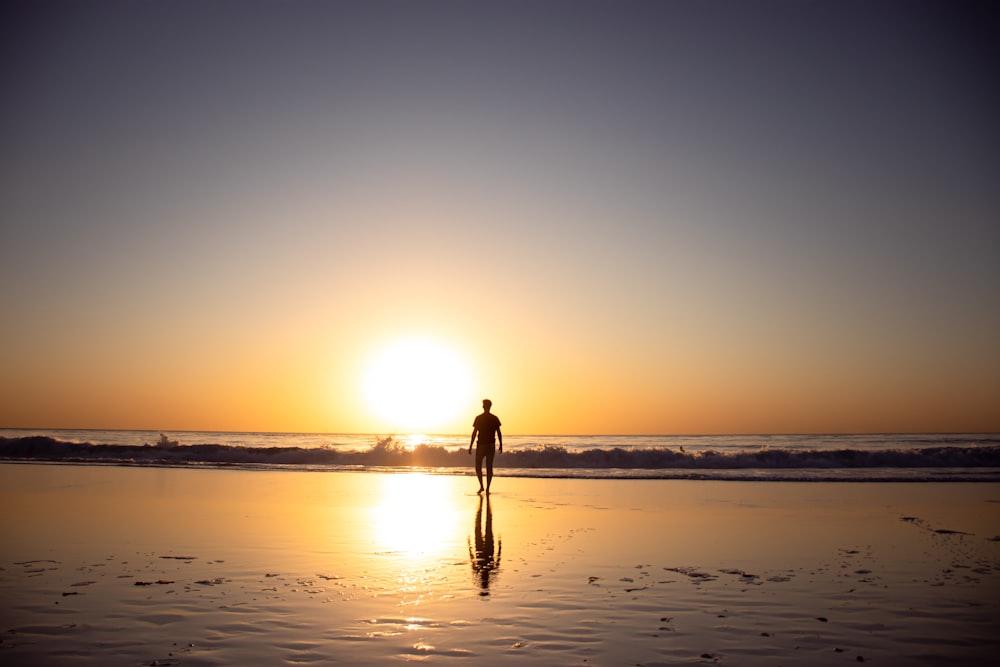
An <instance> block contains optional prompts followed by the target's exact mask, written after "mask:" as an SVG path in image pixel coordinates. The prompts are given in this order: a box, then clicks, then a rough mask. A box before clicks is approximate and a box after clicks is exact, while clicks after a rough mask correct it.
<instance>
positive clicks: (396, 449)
mask: <svg viewBox="0 0 1000 667" xmlns="http://www.w3.org/2000/svg"><path fill="white" fill-rule="evenodd" d="M0 460H4V461H23V462H29V461H32V462H55V463H77V464H104V465H129V466H161V467H179V466H184V467H188V466H201V467H217V468H221V467H236V468H246V469H260V468H269V469H299V470H362V471H363V470H371V471H376V470H377V471H385V470H412V469H418V470H422V471H429V472H441V473H452V474H454V473H458V472H461V473H464V474H467V472H468V470H469V466H470V457H469V456H468V453H467V452H466V450H465V449H464V448H454V447H444V446H441V445H431V444H420V445H416V446H412V447H411V446H407V445H404V444H402V443H400V442H398V441H396V440H394V439H392V438H383V439H380V440H378V441H377V442H376V443H375V444H374V445H373V446H371V447H370V448H367V449H344V448H337V447H330V446H326V447H316V448H308V447H297V446H292V447H248V446H240V445H222V444H179V443H177V442H176V441H173V440H169V439H168V438H166V436H161V438H160V440H159V441H158V442H157V443H155V444H143V445H120V444H118V445H112V444H91V443H86V442H85V443H79V442H66V441H62V440H58V439H55V438H52V437H49V436H40V435H35V436H27V437H19V438H7V437H0ZM497 462H498V465H499V466H500V468H501V470H500V471H499V474H502V475H507V476H524V477H598V478H654V479H726V480H765V479H773V480H797V481H948V480H961V481H993V482H995V481H1000V446H997V445H986V446H977V445H966V446H932V447H922V448H906V449H875V450H872V449H850V448H847V449H793V448H782V449H772V448H768V447H762V448H760V449H757V450H752V451H746V450H742V451H718V450H713V449H706V450H703V451H696V452H687V451H684V450H683V448H677V449H675V448H668V447H635V448H624V447H612V448H593V449H584V450H579V451H571V450H569V449H567V448H565V447H561V446H551V445H546V446H539V447H522V448H517V449H508V450H507V451H505V452H504V453H503V454H502V455H500V456H499V457H498V459H497ZM459 469H460V470H459Z"/></svg>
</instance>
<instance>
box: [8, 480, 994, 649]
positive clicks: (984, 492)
mask: <svg viewBox="0 0 1000 667" xmlns="http://www.w3.org/2000/svg"><path fill="white" fill-rule="evenodd" d="M195 470H197V472H198V474H194V471H195ZM261 472H262V471H251V470H233V469H227V470H219V469H206V468H197V469H192V468H159V467H157V468H152V467H123V466H113V465H109V466H85V465H55V466H52V465H44V464H43V465H33V464H31V463H22V462H18V463H17V464H16V467H15V465H5V464H0V500H2V503H0V507H2V509H0V529H2V530H3V532H4V535H5V536H6V538H5V540H4V543H3V545H2V547H0V567H2V568H3V569H2V570H0V594H2V595H0V599H2V600H3V602H2V603H0V610H2V613H0V637H2V638H3V641H2V642H0V656H6V657H7V659H8V660H11V661H14V662H17V663H18V664H47V663H70V662H74V661H80V662H88V661H92V660H94V659H95V658H98V659H100V660H101V661H102V662H104V663H106V664H147V665H148V664H159V665H167V664H172V665H215V664H218V665H221V664H233V663H236V662H240V663H245V664H261V665H264V664H273V663H275V662H309V663H315V664H324V663H327V662H349V663H352V664H384V663H385V662H387V661H395V660H411V659H420V660H422V661H430V662H454V661H455V660H456V659H457V660H473V659H475V660H477V661H478V660H484V659H486V660H489V661H491V662H499V663H507V662H511V663H513V662H515V661H516V662H518V663H519V664H521V663H524V662H528V663H529V664H540V665H541V664H590V665H593V664H608V665H613V664H648V665H653V664H696V663H716V662H717V663H729V664H740V665H743V664H751V665H754V664H760V665H765V664H767V665H772V664H776V663H783V664H791V663H795V662H803V661H806V662H809V663H810V664H830V665H842V664H845V663H846V662H856V661H858V660H859V658H860V659H864V660H865V661H871V662H875V663H876V664H894V665H897V664H904V665H906V664H912V665H923V664H970V665H971V664H980V663H982V662H983V661H984V660H988V659H989V658H991V657H992V656H993V655H995V654H996V652H997V650H998V649H1000V640H998V639H996V638H995V637H996V634H997V633H996V620H995V619H996V618H998V617H1000V613H998V612H1000V603H998V602H997V600H996V595H995V593H996V591H997V590H1000V484H982V483H970V484H963V483H956V482H946V483H934V482H926V483H923V484H898V483H875V482H858V483H855V484H851V483H849V482H837V483H825V482H805V483H796V482H757V483H756V484H730V483H726V482H720V481H688V480H638V479H629V480H614V479H566V478H561V479H539V478H517V477H502V476H499V475H498V476H497V477H496V478H495V479H494V492H493V494H491V496H490V497H489V498H488V499H483V498H480V497H479V496H477V495H476V494H475V493H473V492H474V490H475V486H476V482H475V478H474V477H471V478H470V475H469V474H468V473H466V474H458V475H455V474H447V475H426V474H420V473H400V472H393V473H380V472H365V474H363V475H358V474H350V473H348V472H324V473H323V474H322V475H317V474H312V473H314V471H301V470H296V471H284V472H285V473H286V474H284V475H263V474H261ZM316 472H318V471H316ZM307 473H310V474H307ZM927 485H931V486H927ZM19 508H20V509H19ZM161 582H163V583H161ZM820 619H825V620H820ZM838 649H839V650H838Z"/></svg>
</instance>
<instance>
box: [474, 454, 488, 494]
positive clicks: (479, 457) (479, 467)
mask: <svg viewBox="0 0 1000 667" xmlns="http://www.w3.org/2000/svg"><path fill="white" fill-rule="evenodd" d="M485 454H486V453H485V452H484V451H483V450H482V448H480V447H476V477H477V478H478V479H479V490H480V491H482V490H483V457H484V456H485Z"/></svg>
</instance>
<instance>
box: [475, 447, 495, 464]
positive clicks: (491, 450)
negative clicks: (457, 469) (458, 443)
mask: <svg viewBox="0 0 1000 667" xmlns="http://www.w3.org/2000/svg"><path fill="white" fill-rule="evenodd" d="M496 452H497V445H496V443H495V442H479V443H476V463H482V461H483V459H490V460H492V459H493V456H494V454H496Z"/></svg>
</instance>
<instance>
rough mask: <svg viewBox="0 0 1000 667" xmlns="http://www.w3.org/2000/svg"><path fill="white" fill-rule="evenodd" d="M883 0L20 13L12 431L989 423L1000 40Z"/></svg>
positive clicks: (974, 427) (878, 428) (1, 312)
mask: <svg viewBox="0 0 1000 667" xmlns="http://www.w3.org/2000/svg"><path fill="white" fill-rule="evenodd" d="M71 4H72V3H71ZM874 4H875V5H876V6H875V7H864V8H862V7H861V6H860V5H859V6H858V7H855V6H854V5H851V6H849V7H845V6H841V5H839V3H830V5H829V6H827V5H825V4H823V3H815V4H813V3H806V5H808V6H802V4H801V3H795V2H788V3H784V2H777V3H771V4H768V5H767V7H758V6H752V7H751V6H746V3H739V2H733V3H725V2H724V3H721V5H720V7H721V8H722V10H721V11H718V12H716V11H711V10H710V9H708V8H706V5H704V4H703V3H698V2H674V3H642V2H629V1H627V0H626V1H625V2H621V3H602V2H579V3H573V11H572V12H570V13H569V14H566V13H565V12H563V11H561V10H560V9H559V6H558V4H555V3H546V2H540V3H525V4H520V3H449V2H442V3H406V2H401V3H398V2H393V1H391V0H388V1H386V2H371V3H366V2H358V3H354V2H343V3H329V4H326V3H317V4H315V5H314V4H306V5H298V4H297V3H296V4H294V5H291V6H286V5H285V3H253V2H251V3H240V5H239V7H238V11H237V10H236V9H234V8H232V7H228V6H226V5H224V3H220V4H219V5H218V6H216V7H215V9H214V10H212V11H209V10H208V9H205V8H202V7H199V6H198V5H197V4H196V5H187V4H183V5H174V3H140V4H130V3H124V4H123V5H115V6H114V7H111V5H110V4H109V5H108V6H105V5H103V4H102V3H82V4H81V5H79V6H75V5H74V6H70V5H67V6H60V7H50V8H46V9H44V10H41V9H37V8H35V7H33V5H32V3H25V4H24V5H23V6H22V5H21V4H18V3H13V4H11V5H9V6H8V7H7V8H6V9H5V10H4V12H5V14H4V16H3V17H0V19H2V20H0V26H2V27H0V42H2V43H5V44H8V45H9V51H10V54H9V55H8V56H7V57H6V58H5V59H6V60H7V62H8V63H9V65H8V66H6V67H5V68H4V70H3V73H2V75H3V77H4V78H3V81H4V85H5V89H6V90H7V91H8V93H7V94H6V95H5V97H6V98H7V99H8V102H5V105H4V108H3V109H2V110H0V132H2V137H3V138H4V142H5V144H4V145H5V150H4V155H3V157H2V158H0V317H2V322H3V325H2V326H0V377H2V379H3V381H2V383H0V428H4V427H6V428H17V427H30V428H95V429H115V428H120V429H160V430H164V431H170V430H227V431H286V432H326V433H334V432H336V433H375V434H402V433H407V432H412V431H419V432H427V433H466V432H468V431H469V430H470V429H471V422H472V419H473V417H474V416H475V414H476V413H478V411H479V410H480V404H479V402H480V400H481V399H482V398H484V397H489V398H491V399H492V400H493V401H494V410H495V412H496V413H497V414H498V415H500V417H501V419H502V420H503V422H504V429H505V432H508V433H518V434H601V433H607V434H611V433H613V434H737V433H859V432H997V431H1000V347H998V345H997V341H998V340H1000V301H998V299H997V294H998V293H1000V263H998V262H997V261H996V257H997V249H998V248H1000V226H998V225H997V220H1000V195H998V190H997V188H996V186H995V182H994V181H995V178H994V177H993V176H994V175H995V174H996V173H997V169H998V168H1000V136H998V133H997V130H996V125H995V118H997V117H1000V94H998V92H997V87H996V86H995V85H992V84H989V85H988V84H984V83H983V82H984V81H992V80H993V78H995V77H992V73H991V72H988V71H984V70H983V68H984V65H983V63H989V62H995V59H993V58H992V57H991V56H993V55H998V54H997V53H996V51H997V46H996V42H995V39H994V38H993V35H992V34H991V33H990V31H989V30H987V29H986V27H985V26H987V25H988V23H987V22H984V21H982V16H980V15H979V14H980V10H979V8H978V5H975V4H974V3H969V4H963V3H957V4H948V3H941V4H940V5H938V4H935V3H928V4H926V5H919V6H914V7H905V8H904V7H897V6H895V5H890V4H885V5H882V4H880V3H874ZM234 12H235V13H234ZM858 12H860V14H858ZM900 12H902V13H903V14H905V16H904V17H903V18H905V20H900V18H901V17H900V16H899V13H900ZM236 16H238V17H239V20H238V21H236V20H234V18H235V17H236ZM177 44H184V45H185V47H184V49H183V51H182V52H181V51H179V50H178V49H177V46H176V45H177ZM84 82H85V83H84ZM412 339H423V340H426V341H436V343H437V344H439V345H441V346H442V347H444V348H446V349H448V350H450V351H451V352H452V353H453V354H454V355H455V356H456V357H458V358H459V359H460V360H462V363H464V364H465V365H466V366H467V371H468V387H467V389H465V390H463V392H462V395H460V396H452V397H450V398H447V399H444V398H442V399H441V400H442V401H445V400H447V401H448V402H449V405H447V406H443V407H442V409H441V414H442V415H444V414H447V415H448V416H447V417H441V418H440V419H437V420H436V421H433V423H432V422H430V421H429V422H423V421H421V420H419V419H417V418H415V417H405V416H402V415H403V414H404V410H403V409H402V408H400V410H399V413H400V415H401V416H399V417H387V416H385V412H386V410H385V406H384V405H383V406H382V408H381V409H378V408H377V406H374V405H372V400H373V399H372V398H371V397H370V396H368V397H366V390H365V386H366V377H368V376H367V374H368V373H369V372H370V367H371V364H372V363H373V362H374V359H375V358H376V357H377V356H378V355H379V354H380V353H381V352H382V351H384V350H385V349H386V347H387V346H390V345H392V344H393V343H394V342H397V341H400V340H412ZM440 375H444V371H442V373H441V374H440ZM389 381H390V382H391V380H389ZM407 382H409V383H410V384H408V385H407V386H408V387H410V392H411V394H412V395H413V396H414V401H424V400H432V399H428V398H427V396H436V395H442V396H444V395H445V394H449V393H451V392H449V391H448V389H449V384H448V378H447V377H439V374H438V373H429V374H428V377H427V378H426V381H425V382H424V381H421V380H420V379H419V378H418V379H416V380H414V379H412V378H410V379H408V380H407ZM456 382H457V380H455V381H453V382H452V384H455V383H456ZM442 383H443V384H442ZM374 400H376V401H377V399H374ZM397 400H398V399H397ZM428 405H431V404H428ZM430 411H431V410H430V409H428V412H430ZM435 411H436V410H435ZM380 412H381V413H382V414H379V413H380Z"/></svg>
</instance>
